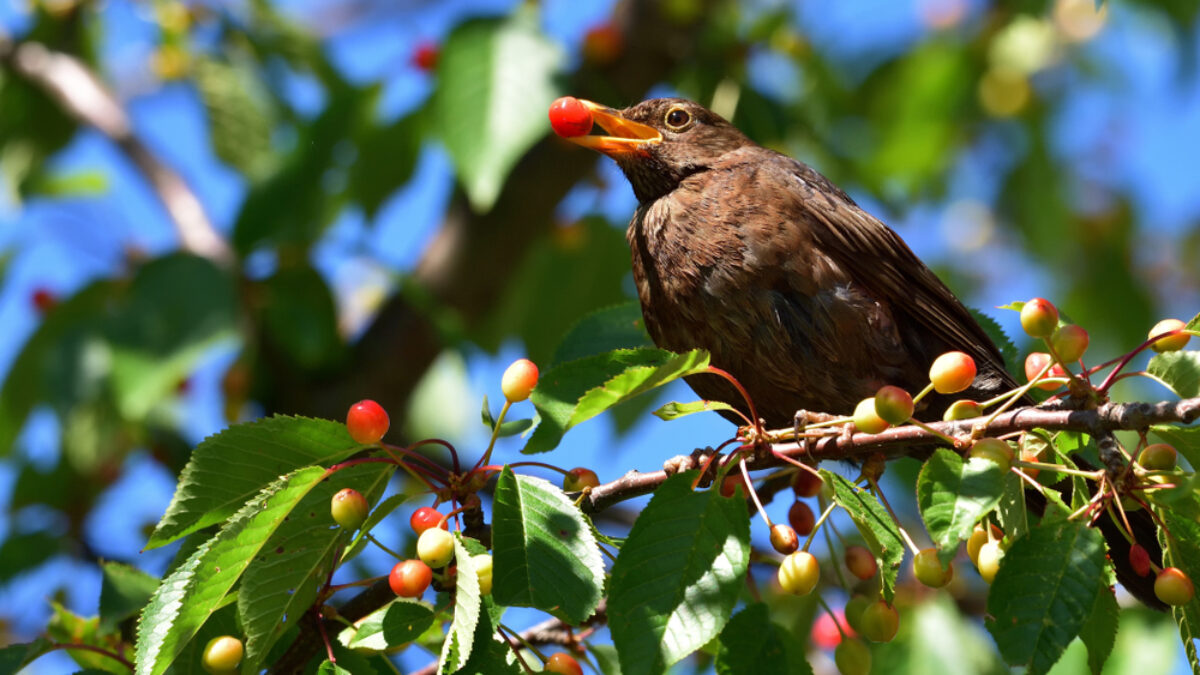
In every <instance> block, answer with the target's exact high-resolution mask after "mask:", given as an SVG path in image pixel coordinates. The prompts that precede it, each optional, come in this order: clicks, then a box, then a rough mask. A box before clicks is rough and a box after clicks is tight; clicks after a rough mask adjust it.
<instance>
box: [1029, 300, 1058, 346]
mask: <svg viewBox="0 0 1200 675" xmlns="http://www.w3.org/2000/svg"><path fill="white" fill-rule="evenodd" d="M1021 328H1024V329H1025V334H1026V335H1028V336H1029V337H1035V338H1044V337H1050V335H1052V334H1053V333H1054V329H1055V328H1058V308H1057V307H1055V306H1054V304H1053V303H1051V302H1050V301H1049V300H1047V299H1045V298H1034V299H1032V300H1030V301H1029V302H1027V303H1025V306H1024V307H1022V308H1021Z"/></svg>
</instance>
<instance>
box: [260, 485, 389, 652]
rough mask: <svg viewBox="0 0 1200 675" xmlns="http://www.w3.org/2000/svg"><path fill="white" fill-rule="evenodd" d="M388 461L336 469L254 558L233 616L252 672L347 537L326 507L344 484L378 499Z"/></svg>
mask: <svg viewBox="0 0 1200 675" xmlns="http://www.w3.org/2000/svg"><path fill="white" fill-rule="evenodd" d="M395 469H396V467H395V466H394V465H392V464H380V463H373V462H372V463H367V464H358V465H355V466H351V467H349V468H346V469H342V470H341V471H338V473H337V474H336V479H335V480H326V481H322V482H321V483H320V484H319V485H317V486H316V487H314V488H313V489H312V491H310V492H309V493H308V494H306V495H304V497H303V498H302V499H301V500H300V501H299V502H298V503H297V504H296V505H295V507H294V508H293V511H292V515H291V516H290V517H288V518H285V519H284V522H283V523H281V524H280V525H279V527H278V528H277V529H276V530H275V532H274V533H273V534H272V535H271V537H270V539H268V540H267V543H266V545H264V546H263V547H262V550H261V551H260V552H259V553H258V555H257V556H255V557H254V560H253V562H251V563H250V565H249V567H247V568H246V572H245V574H243V575H242V583H241V588H240V589H239V590H238V617H239V618H240V619H241V625H242V630H243V632H244V634H245V643H246V654H245V658H244V659H243V660H242V665H243V668H244V669H250V670H254V671H257V670H258V669H259V667H260V666H262V664H263V663H264V661H265V660H266V659H267V657H268V655H269V653H270V650H271V647H272V646H273V645H274V644H275V642H276V641H278V640H279V639H280V638H281V637H283V634H284V633H285V632H286V631H287V630H288V629H289V628H291V627H292V626H293V625H295V624H296V622H297V621H299V620H300V617H302V616H303V615H304V612H305V610H307V609H308V608H309V607H311V606H312V604H313V602H314V601H315V600H316V597H317V592H318V591H319V590H320V589H321V587H322V585H324V583H325V582H326V580H327V579H328V578H329V572H330V568H331V567H332V565H333V564H334V555H335V554H336V552H337V551H338V550H339V549H340V548H341V547H343V546H345V545H346V543H347V542H348V541H349V539H350V534H351V533H350V532H349V531H347V530H346V529H345V528H342V527H338V526H337V524H336V523H335V522H334V520H333V515H332V513H331V512H330V510H329V504H330V501H331V500H332V499H333V495H334V494H335V493H336V492H338V491H339V490H341V489H343V488H354V489H355V490H358V491H359V492H361V493H362V494H363V495H364V496H365V497H366V499H367V501H368V503H369V502H372V501H374V500H376V499H378V497H379V495H380V494H382V493H383V490H384V488H385V487H386V486H387V481H388V479H389V478H391V476H392V474H393V473H394V472H395Z"/></svg>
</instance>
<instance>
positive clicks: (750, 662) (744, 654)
mask: <svg viewBox="0 0 1200 675" xmlns="http://www.w3.org/2000/svg"><path fill="white" fill-rule="evenodd" d="M795 644H796V643H795V642H794V641H793V640H791V639H789V636H785V635H784V633H783V631H781V630H780V629H779V627H778V626H776V625H775V624H773V623H771V615H770V612H769V610H768V609H767V606H766V605H764V604H762V603H761V602H760V603H755V604H752V605H747V606H746V608H745V609H743V610H742V611H740V612H738V613H737V614H734V615H733V618H732V619H730V620H729V623H728V624H727V625H726V626H725V629H724V630H722V631H721V636H720V649H719V651H718V652H717V658H716V669H717V675H771V674H773V673H778V674H779V675H804V674H805V673H812V668H811V667H810V666H809V665H808V662H807V661H805V660H804V656H803V654H802V653H797V652H798V650H797V648H796V647H795V646H794V645H795Z"/></svg>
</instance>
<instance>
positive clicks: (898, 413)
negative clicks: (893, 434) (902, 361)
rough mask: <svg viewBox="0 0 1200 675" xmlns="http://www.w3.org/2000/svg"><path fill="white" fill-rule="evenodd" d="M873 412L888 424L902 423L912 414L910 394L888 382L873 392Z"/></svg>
mask: <svg viewBox="0 0 1200 675" xmlns="http://www.w3.org/2000/svg"><path fill="white" fill-rule="evenodd" d="M875 413H876V414H878V415H879V416H880V417H881V418H883V420H884V421H885V422H888V423H890V424H904V423H905V422H907V421H908V419H909V418H910V417H912V414H913V399H912V395H911V394H909V393H908V392H907V391H904V390H903V389H901V388H900V387H894V386H892V385H890V384H889V385H887V386H885V387H880V388H879V391H877V392H875Z"/></svg>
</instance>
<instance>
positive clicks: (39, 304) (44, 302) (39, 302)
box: [29, 287, 58, 314]
mask: <svg viewBox="0 0 1200 675" xmlns="http://www.w3.org/2000/svg"><path fill="white" fill-rule="evenodd" d="M29 301H30V302H31V303H33V308H34V309H36V310H37V311H38V312H41V313H42V314H45V313H46V312H49V311H50V310H51V309H54V306H55V305H57V304H58V296H57V295H55V294H54V292H53V291H51V290H50V289H48V288H42V287H38V288H35V289H33V295H31V296H30V298H29Z"/></svg>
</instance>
